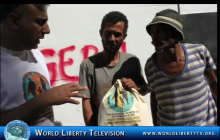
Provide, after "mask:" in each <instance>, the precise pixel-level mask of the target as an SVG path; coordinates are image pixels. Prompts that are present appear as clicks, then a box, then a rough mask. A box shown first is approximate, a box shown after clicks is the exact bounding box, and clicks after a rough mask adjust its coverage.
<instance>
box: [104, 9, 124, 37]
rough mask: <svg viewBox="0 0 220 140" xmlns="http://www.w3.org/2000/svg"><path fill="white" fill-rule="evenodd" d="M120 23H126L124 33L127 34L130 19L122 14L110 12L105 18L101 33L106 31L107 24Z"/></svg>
mask: <svg viewBox="0 0 220 140" xmlns="http://www.w3.org/2000/svg"><path fill="white" fill-rule="evenodd" d="M119 21H122V22H124V33H125V34H126V33H127V30H128V19H127V17H126V16H125V15H124V14H123V13H121V12H119V11H112V12H109V13H107V14H106V15H105V16H104V17H103V19H102V24H101V31H103V30H104V28H105V24H106V23H107V22H111V23H114V24H115V23H117V22H119Z"/></svg>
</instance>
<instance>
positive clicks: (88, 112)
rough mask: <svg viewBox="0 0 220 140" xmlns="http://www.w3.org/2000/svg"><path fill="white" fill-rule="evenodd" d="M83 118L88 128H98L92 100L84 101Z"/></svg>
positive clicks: (85, 99)
mask: <svg viewBox="0 0 220 140" xmlns="http://www.w3.org/2000/svg"><path fill="white" fill-rule="evenodd" d="M82 106H83V117H84V121H85V124H86V126H97V121H96V119H95V116H94V114H93V111H92V107H91V103H90V98H84V99H82Z"/></svg>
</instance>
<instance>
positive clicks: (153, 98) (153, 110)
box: [150, 92, 158, 126]
mask: <svg viewBox="0 0 220 140" xmlns="http://www.w3.org/2000/svg"><path fill="white" fill-rule="evenodd" d="M150 104H151V115H152V119H153V124H154V126H158V125H157V100H156V94H155V92H151V94H150Z"/></svg>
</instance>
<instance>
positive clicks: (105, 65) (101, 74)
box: [79, 11, 147, 126]
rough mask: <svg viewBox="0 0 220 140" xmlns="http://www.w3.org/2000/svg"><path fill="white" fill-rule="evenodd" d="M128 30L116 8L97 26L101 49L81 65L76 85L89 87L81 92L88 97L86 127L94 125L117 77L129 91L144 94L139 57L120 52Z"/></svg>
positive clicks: (125, 21)
mask: <svg viewBox="0 0 220 140" xmlns="http://www.w3.org/2000/svg"><path fill="white" fill-rule="evenodd" d="M127 29H128V20H127V18H126V16H125V15H124V14H122V13H120V12H117V11H114V12H110V13H108V14H106V15H105V16H104V18H103V20H102V24H101V29H100V36H101V38H102V44H103V47H104V51H102V52H100V53H98V54H96V55H93V56H91V57H89V58H87V59H86V60H84V61H83V62H82V63H81V65H80V73H79V84H80V86H87V87H88V89H89V90H87V91H83V92H81V93H83V94H86V96H87V98H86V99H83V102H82V104H83V115H84V120H85V124H86V125H87V126H97V116H98V109H99V105H100V102H101V100H102V98H103V97H104V95H105V94H106V93H107V92H108V90H109V89H110V88H111V86H112V85H113V84H114V83H115V81H116V80H117V79H121V81H122V85H123V87H124V88H126V89H128V90H130V89H131V88H135V89H136V90H138V91H139V92H140V93H141V94H143V95H144V94H146V93H147V90H146V89H147V88H146V87H147V86H146V85H147V84H146V82H145V80H144V78H143V76H142V70H141V65H140V61H139V59H138V58H137V57H136V56H134V55H132V54H128V53H121V52H119V49H120V46H121V44H122V42H123V41H124V39H125V37H126V36H127Z"/></svg>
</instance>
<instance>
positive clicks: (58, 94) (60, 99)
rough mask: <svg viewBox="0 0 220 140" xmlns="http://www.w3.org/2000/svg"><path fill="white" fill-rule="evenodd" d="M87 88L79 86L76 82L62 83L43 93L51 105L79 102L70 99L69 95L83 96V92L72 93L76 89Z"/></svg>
mask: <svg viewBox="0 0 220 140" xmlns="http://www.w3.org/2000/svg"><path fill="white" fill-rule="evenodd" d="M83 90H87V88H86V87H80V86H79V85H78V84H76V83H69V84H64V85H61V86H57V87H53V88H51V89H50V90H48V91H47V93H46V94H45V95H46V96H47V97H46V98H48V100H49V104H51V105H60V104H65V103H73V104H79V101H77V100H74V99H71V97H78V98H85V97H86V96H85V95H84V94H80V93H73V92H77V91H83Z"/></svg>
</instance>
